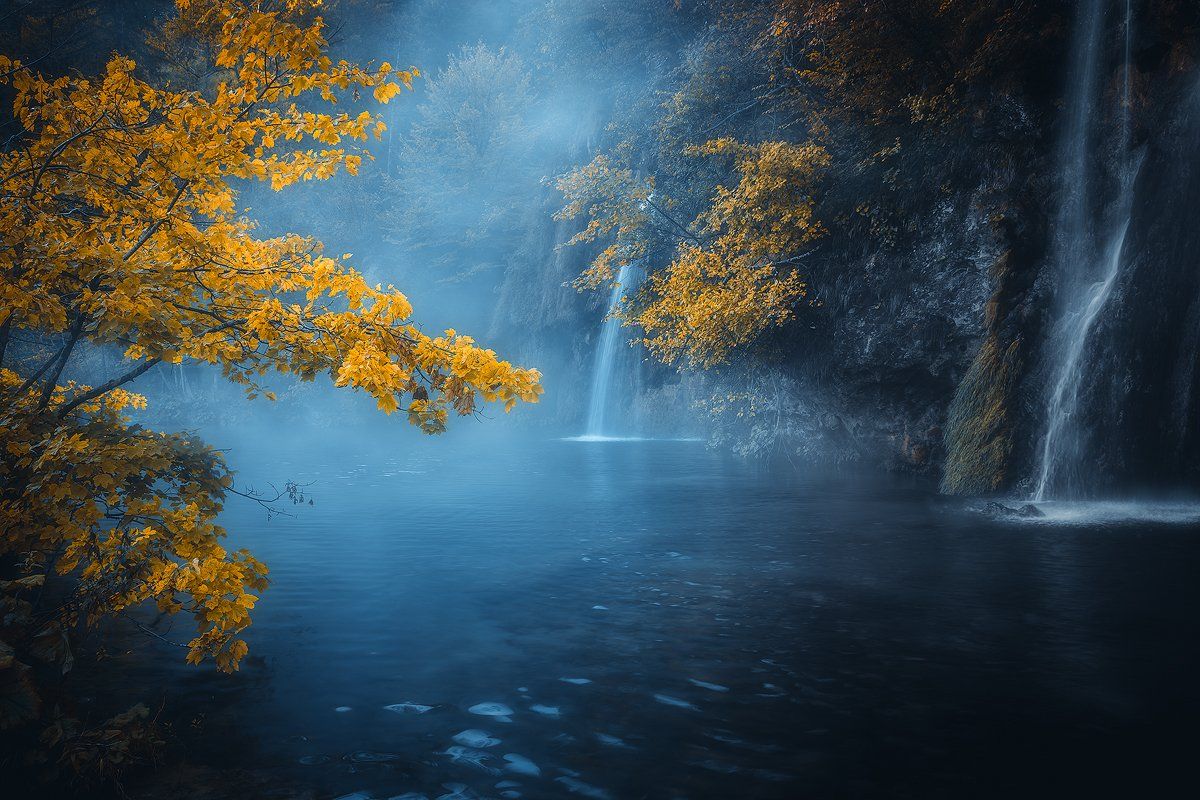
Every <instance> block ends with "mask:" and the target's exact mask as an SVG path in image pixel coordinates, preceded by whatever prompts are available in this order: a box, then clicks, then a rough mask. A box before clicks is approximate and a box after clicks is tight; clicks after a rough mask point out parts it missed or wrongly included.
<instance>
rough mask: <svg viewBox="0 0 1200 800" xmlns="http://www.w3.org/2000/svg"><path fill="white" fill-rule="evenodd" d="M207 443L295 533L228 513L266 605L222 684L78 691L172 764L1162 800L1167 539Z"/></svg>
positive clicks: (300, 782) (553, 444)
mask: <svg viewBox="0 0 1200 800" xmlns="http://www.w3.org/2000/svg"><path fill="white" fill-rule="evenodd" d="M209 438H210V439H212V440H213V441H214V442H217V443H219V444H221V445H225V446H229V447H230V448H231V451H230V458H231V460H232V461H233V462H234V463H235V464H237V465H238V467H239V469H240V471H241V476H240V481H241V482H242V483H243V484H253V485H258V486H260V487H263V488H265V484H266V482H267V481H269V480H274V481H276V482H279V481H281V480H282V479H286V478H294V479H296V480H298V481H300V482H302V483H303V482H312V485H311V486H310V487H309V488H308V491H309V492H310V493H311V495H312V496H313V497H314V498H315V504H314V505H312V506H308V505H305V506H302V507H299V508H297V509H295V515H294V516H292V517H277V518H275V519H273V520H271V521H269V522H268V521H267V519H266V518H265V515H264V514H263V512H262V511H261V509H258V508H256V507H255V506H253V505H252V504H249V503H245V502H239V501H233V502H231V503H230V506H229V509H228V512H227V514H226V519H225V522H226V524H227V525H228V527H229V528H230V529H231V530H232V531H234V533H233V535H232V538H233V541H234V543H235V544H237V545H241V546H246V547H249V548H251V549H252V550H253V551H254V552H255V554H256V555H258V556H259V557H260V558H261V559H263V560H264V561H266V562H267V563H268V564H269V565H270V567H271V575H270V577H271V580H272V586H271V588H270V590H269V591H268V592H267V593H266V594H265V596H264V597H263V599H262V601H261V603H260V605H259V608H258V609H257V612H256V614H255V625H254V627H253V629H252V630H251V631H250V632H249V635H248V639H249V641H250V645H251V652H252V656H251V658H250V659H249V660H248V661H247V663H246V665H245V667H244V669H243V671H242V672H241V673H240V674H239V675H237V676H235V677H233V678H229V677H224V676H219V675H216V674H213V673H211V672H209V671H206V670H197V669H194V668H185V667H183V666H182V665H181V655H180V654H179V653H178V652H176V651H174V650H172V649H170V648H168V647H166V646H165V645H161V644H156V645H155V646H156V649H157V650H158V651H159V655H160V656H162V658H158V659H147V658H146V655H145V652H144V651H145V647H143V648H142V652H141V653H139V654H136V655H130V656H127V657H125V658H124V659H121V658H117V659H113V660H112V661H115V662H116V666H115V667H114V666H109V667H107V669H109V670H110V671H113V670H116V672H117V673H118V674H119V675H120V676H121V677H120V680H121V681H122V682H123V684H122V685H124V686H126V687H127V688H128V690H129V692H130V693H131V694H134V695H136V696H141V697H143V698H145V699H149V700H151V701H154V700H155V699H156V698H157V699H159V700H165V701H166V710H165V712H164V713H165V715H166V716H167V717H168V718H172V719H175V720H176V722H175V730H174V735H175V736H177V737H179V738H180V740H181V741H182V742H183V745H182V750H183V752H184V753H185V754H186V755H185V756H184V757H185V758H186V760H188V761H190V762H192V763H199V764H219V765H221V766H222V767H243V768H246V769H250V770H254V771H255V773H256V774H258V775H259V776H260V777H261V776H263V775H265V776H267V778H266V779H267V781H268V782H269V783H271V782H277V784H278V786H280V787H302V788H305V789H310V790H312V791H313V793H314V794H315V796H316V797H318V798H328V797H336V796H339V795H342V794H347V793H351V792H362V795H360V796H362V797H368V796H369V797H375V798H390V797H394V796H400V795H404V794H405V793H406V792H415V793H419V794H423V795H425V796H427V797H429V798H436V797H439V796H443V795H447V794H449V795H451V796H453V797H474V796H476V795H478V796H480V797H501V796H507V797H513V796H516V794H511V793H519V795H520V796H522V797H528V798H558V797H581V796H582V797H594V798H603V797H610V798H692V799H693V800H705V799H707V798H796V797H848V796H855V797H932V796H954V797H983V796H1000V795H1009V796H1011V794H1012V793H1013V792H1020V793H1021V796H1026V797H1029V796H1052V795H1058V796H1074V795H1076V793H1077V792H1081V791H1085V790H1093V789H1095V788H1097V787H1103V788H1114V787H1117V786H1126V785H1128V786H1137V787H1140V788H1142V789H1146V788H1147V787H1150V786H1160V787H1161V786H1162V785H1164V783H1165V782H1166V781H1168V780H1174V779H1175V777H1176V776H1177V775H1178V774H1180V768H1181V767H1180V765H1182V764H1183V763H1185V761H1184V756H1185V755H1188V754H1189V753H1190V752H1191V750H1192V748H1193V746H1194V744H1195V743H1196V741H1197V739H1196V734H1195V730H1194V728H1195V720H1196V714H1197V711H1198V710H1200V697H1198V692H1197V690H1196V688H1195V687H1196V682H1195V677H1194V676H1195V674H1196V669H1197V667H1198V666H1200V652H1198V646H1197V642H1198V640H1197V636H1196V633H1197V629H1198V627H1200V625H1198V623H1197V622H1196V611H1197V609H1200V605H1198V604H1197V600H1200V590H1198V588H1197V587H1198V582H1197V577H1198V575H1200V572H1198V567H1200V539H1198V538H1197V532H1198V531H1197V529H1196V528H1195V527H1191V526H1187V525H1180V524H1173V525H1165V524H1155V523H1146V522H1139V523H1134V524H1129V523H1121V524H1114V523H1099V522H1095V523H1088V524H1080V525H1065V524H1060V525H1050V524H1043V525H1028V524H1025V525H1022V524H1015V523H1012V524H1006V523H1000V522H995V521H990V520H988V519H987V518H986V517H983V516H980V515H979V514H977V513H974V512H972V511H970V510H969V509H967V508H964V507H963V506H961V505H960V504H958V503H954V502H950V501H947V500H944V499H941V498H938V497H936V496H934V495H933V494H931V493H930V492H929V491H928V490H927V489H925V488H924V487H922V486H921V485H919V484H914V483H911V482H907V481H899V480H886V479H864V478H854V477H852V476H848V475H830V474H823V473H803V472H796V471H794V470H791V469H787V470H779V469H775V470H770V469H766V468H763V467H756V466H754V465H749V464H745V463H742V462H738V461H735V460H731V459H729V458H727V457H724V456H722V455H719V454H716V453H713V452H710V451H709V450H707V449H706V448H705V447H704V445H703V444H698V443H692V442H567V441H558V440H542V439H537V438H536V437H532V436H525V437H513V438H512V439H508V440H504V439H496V440H478V439H474V438H471V437H469V436H467V437H460V438H458V439H451V440H418V439H417V438H416V437H415V436H412V435H408V434H407V433H405V434H395V435H392V434H378V433H366V432H355V431H346V432H338V431H324V432H323V433H316V434H314V433H311V432H300V433H295V434H291V433H288V432H286V431H280V432H279V434H278V435H277V436H273V437H272V438H270V439H269V440H264V439H262V438H248V437H244V436H242V435H240V434H238V433H237V432H236V431H224V432H220V433H218V434H213V435H210V436H209ZM163 630H164V632H165V633H167V635H168V636H171V635H173V634H171V633H170V632H167V631H165V629H163ZM177 633H178V636H177V638H183V639H186V638H187V637H186V636H185V635H184V634H185V633H186V629H185V628H183V627H181V628H180V629H179V630H178V632H177ZM164 659H171V662H170V663H171V664H172V666H170V667H167V666H164ZM176 663H179V664H180V665H178V666H175V664H176ZM563 679H572V680H573V681H574V682H567V681H564V680H563ZM398 703H414V704H418V705H421V706H430V707H432V708H431V709H430V710H428V711H426V712H425V713H408V714H402V713H395V712H393V711H390V710H387V709H385V706H388V705H392V704H398ZM480 703H499V704H503V705H505V706H507V707H509V708H511V710H512V713H511V715H509V717H510V719H511V721H509V722H505V721H502V720H499V719H497V718H495V717H488V716H481V715H479V714H474V713H471V711H470V710H469V709H471V708H472V707H473V706H476V705H477V704H480ZM534 706H538V707H540V708H541V711H540V712H539V711H538V710H536V709H534ZM339 709H342V710H339ZM550 709H553V711H551V710H550ZM463 731H483V732H484V733H485V734H486V735H487V737H488V738H491V739H499V740H500V742H499V743H497V744H494V745H491V746H486V747H483V746H479V747H471V748H469V749H468V751H462V750H459V751H454V750H451V751H449V752H447V751H448V749H449V748H451V747H452V746H454V745H455V744H456V742H455V740H454V737H455V736H456V735H457V734H460V733H462V732H463ZM475 735H476V736H478V734H475ZM470 736H471V735H470V734H468V737H467V738H470ZM459 746H460V747H461V746H462V745H459ZM470 750H477V751H479V753H478V754H474V753H471V752H470ZM506 755H513V756H520V757H521V758H522V759H524V760H528V761H530V762H532V763H533V764H535V765H536V766H537V768H538V770H539V771H540V774H539V775H529V774H523V773H521V772H517V771H514V767H513V763H514V762H515V761H520V759H516V758H513V759H508V760H506V759H505V756H506ZM302 762H303V763H302ZM460 786H461V787H466V788H459V787H460ZM456 791H457V792H459V794H457V795H456V794H453V792H456ZM502 792H509V793H510V794H508V795H502V794H501V793H502Z"/></svg>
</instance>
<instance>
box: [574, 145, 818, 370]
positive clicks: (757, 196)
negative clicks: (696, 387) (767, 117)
mask: <svg viewBox="0 0 1200 800" xmlns="http://www.w3.org/2000/svg"><path fill="white" fill-rule="evenodd" d="M685 152H686V154H687V155H689V156H693V157H696V158H716V157H723V158H727V159H729V160H731V161H732V164H733V174H734V175H735V176H736V178H737V183H736V185H733V186H731V187H726V186H720V185H718V186H717V187H716V188H715V190H714V192H713V195H712V197H711V199H710V202H709V204H708V205H707V207H706V208H705V209H704V210H703V211H702V212H701V213H700V214H699V216H697V218H696V219H695V220H694V221H693V222H692V223H691V224H690V225H688V226H685V225H683V224H681V223H679V222H678V221H676V220H674V219H673V218H672V217H671V216H670V209H671V207H672V204H671V203H670V201H669V200H667V199H666V198H657V199H656V198H655V194H654V184H653V181H652V180H643V181H638V180H636V179H635V178H634V176H633V173H632V171H631V170H630V169H628V168H622V167H619V166H618V165H617V163H616V162H614V161H612V160H610V159H608V158H607V157H605V156H598V157H597V158H596V159H594V160H593V161H592V162H591V163H590V164H588V165H586V166H584V167H581V168H579V169H577V170H575V171H573V172H571V173H569V174H568V175H566V176H564V177H562V178H560V179H559V182H558V187H559V189H560V190H561V191H563V193H564V195H565V196H566V199H567V204H566V206H565V207H564V208H563V210H562V211H561V212H560V217H562V218H572V217H576V216H579V215H581V214H583V213H584V212H585V211H586V213H587V214H588V216H589V220H588V224H587V226H586V227H585V228H584V229H583V230H582V231H580V232H579V233H578V234H577V235H576V236H575V237H574V238H573V239H572V240H571V241H570V243H571V244H575V243H579V242H590V241H596V240H605V241H610V242H611V243H610V244H609V245H608V246H607V247H605V248H604V249H603V250H601V251H600V253H599V255H598V256H597V257H596V258H595V259H594V260H593V262H592V264H591V266H590V267H589V269H588V270H587V271H586V272H585V273H584V274H583V276H582V278H581V281H580V282H579V285H580V286H582V287H595V286H598V285H600V284H601V283H604V282H606V281H611V280H612V279H613V275H614V274H615V271H616V270H617V269H619V267H620V266H622V265H625V264H630V263H632V262H634V261H636V260H638V259H642V258H644V257H645V256H646V254H647V252H648V249H647V244H646V238H645V236H644V234H645V229H646V228H647V227H649V226H652V225H662V224H664V223H663V222H662V221H665V223H666V224H668V225H670V226H673V227H674V229H675V230H676V232H677V233H676V237H677V240H676V244H675V248H674V253H673V259H672V260H671V262H670V263H669V264H668V265H667V266H666V267H665V268H664V269H662V270H660V271H657V272H652V273H651V274H650V277H649V279H648V280H647V283H646V285H645V286H644V287H643V289H642V292H641V295H640V297H639V298H638V299H637V302H636V304H635V305H634V307H633V308H632V309H626V311H625V314H624V316H625V318H626V320H627V321H628V322H630V323H632V324H636V325H637V326H639V327H640V328H642V330H643V331H644V332H645V338H644V339H643V341H644V343H645V344H646V346H647V347H648V348H649V349H650V351H651V353H653V354H654V355H655V356H657V357H658V358H660V359H662V360H663V361H666V362H671V363H686V364H689V365H692V366H698V367H701V368H710V367H713V366H716V365H718V364H721V363H723V362H725V361H727V360H728V359H729V358H730V356H731V354H732V353H733V352H734V350H736V349H737V348H740V347H743V346H745V345H748V344H750V343H751V342H753V341H754V340H755V339H757V338H758V337H759V336H760V335H761V334H762V333H763V332H764V331H766V330H768V329H769V328H772V327H776V326H779V325H782V324H783V323H785V322H787V321H788V320H790V319H792V317H793V314H794V311H793V309H794V307H795V305H796V304H797V303H798V302H800V301H801V300H802V299H803V298H804V297H805V293H806V286H805V282H804V280H803V278H802V277H801V276H800V274H799V273H798V272H797V271H796V269H795V265H796V264H797V263H798V262H799V261H800V260H801V259H803V258H804V255H805V252H806V250H807V248H808V246H809V245H810V243H811V242H812V241H814V240H816V239H817V238H819V237H820V236H821V235H822V234H823V232H824V230H823V228H822V226H821V224H820V223H819V222H818V221H817V220H816V219H815V218H814V211H815V202H814V199H813V194H814V192H815V191H816V188H817V185H818V183H819V181H820V178H821V175H822V172H823V170H824V169H825V168H826V167H827V166H828V165H829V155H828V153H827V151H826V150H825V148H824V147H822V146H821V145H819V144H816V143H813V142H809V143H806V144H790V143H788V142H777V141H776V142H764V143H762V144H753V145H752V144H745V143H742V142H739V141H737V140H734V139H731V138H720V139H713V140H711V141H708V142H706V143H705V144H703V145H699V146H694V147H689V148H687V150H686V151H685Z"/></svg>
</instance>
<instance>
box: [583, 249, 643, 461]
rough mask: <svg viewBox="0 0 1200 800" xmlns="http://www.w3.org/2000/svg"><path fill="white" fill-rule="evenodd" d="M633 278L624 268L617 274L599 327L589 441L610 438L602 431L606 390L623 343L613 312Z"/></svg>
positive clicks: (606, 410)
mask: <svg viewBox="0 0 1200 800" xmlns="http://www.w3.org/2000/svg"><path fill="white" fill-rule="evenodd" d="M634 275H635V271H634V268H633V267H631V266H630V265H628V264H626V265H625V266H623V267H621V271H620V272H619V273H617V282H616V283H615V284H614V285H613V288H612V294H611V295H610V296H609V299H608V313H607V314H606V315H605V317H604V321H603V322H602V323H601V325H602V326H603V327H602V328H601V331H600V338H599V340H598V341H597V342H596V360H595V364H594V366H593V367H592V397H591V401H590V402H589V403H588V417H587V430H586V431H585V436H586V437H587V438H589V439H591V438H596V439H603V438H606V437H608V436H612V435H613V434H612V432H611V431H606V429H605V416H606V415H607V412H608V395H609V387H611V386H612V383H613V380H614V376H613V367H614V366H615V364H616V360H617V347H618V346H619V345H620V344H621V343H622V337H621V320H619V319H616V318H615V317H614V316H613V312H615V311H616V310H617V307H618V306H619V305H620V303H621V298H622V297H623V296H624V293H625V291H626V290H627V289H629V288H630V281H631V280H632V279H633V277H634Z"/></svg>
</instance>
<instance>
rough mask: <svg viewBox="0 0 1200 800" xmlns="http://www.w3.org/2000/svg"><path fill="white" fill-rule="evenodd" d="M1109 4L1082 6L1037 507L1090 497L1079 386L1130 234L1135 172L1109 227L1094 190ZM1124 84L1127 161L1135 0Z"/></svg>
mask: <svg viewBox="0 0 1200 800" xmlns="http://www.w3.org/2000/svg"><path fill="white" fill-rule="evenodd" d="M1106 5H1107V2H1106V0H1084V2H1083V3H1082V4H1081V6H1080V11H1079V20H1078V22H1077V28H1076V32H1075V42H1074V45H1073V48H1074V55H1073V59H1072V71H1073V72H1072V82H1071V87H1070V92H1069V96H1068V105H1067V110H1068V114H1069V115H1070V116H1069V118H1068V128H1067V131H1066V136H1065V138H1064V143H1063V149H1062V153H1061V156H1060V158H1061V164H1062V176H1063V180H1064V182H1065V187H1066V191H1065V195H1064V198H1063V203H1062V207H1061V209H1060V214H1059V219H1058V226H1059V230H1058V237H1057V239H1058V241H1057V248H1058V250H1057V262H1058V265H1059V270H1060V273H1059V274H1060V277H1061V280H1062V294H1063V297H1064V301H1063V302H1062V303H1061V307H1062V311H1061V313H1062V316H1061V318H1060V322H1059V324H1058V330H1057V332H1056V336H1055V344H1056V347H1057V350H1058V363H1057V365H1056V366H1055V367H1054V372H1053V378H1052V384H1051V385H1052V389H1051V392H1050V395H1049V400H1048V402H1047V406H1046V432H1045V436H1044V438H1043V439H1042V449H1041V466H1040V470H1039V474H1038V480H1037V486H1036V488H1035V490H1034V492H1033V499H1034V500H1035V501H1042V500H1046V499H1048V494H1049V493H1051V492H1053V493H1054V494H1055V495H1057V496H1059V497H1064V498H1072V497H1078V496H1081V495H1083V494H1085V493H1086V491H1087V486H1086V485H1085V483H1086V472H1087V466H1086V465H1087V463H1088V459H1089V452H1088V431H1086V430H1084V428H1083V425H1082V421H1081V419H1080V416H1081V415H1080V413H1079V411H1080V408H1079V401H1080V396H1079V395H1080V387H1081V384H1082V382H1083V379H1084V376H1085V371H1086V370H1087V369H1088V361H1087V358H1086V355H1087V345H1088V339H1089V335H1090V334H1091V332H1092V329H1093V327H1094V326H1095V323H1096V320H1097V318H1098V317H1099V315H1100V312H1101V311H1102V310H1103V309H1104V307H1105V304H1106V303H1107V302H1108V299H1109V297H1110V296H1111V294H1112V291H1113V286H1114V284H1115V283H1116V281H1117V277H1118V276H1119V275H1120V272H1121V258H1122V247H1123V245H1124V243H1125V234H1126V232H1127V230H1128V227H1129V219H1130V202H1131V198H1132V188H1133V176H1134V171H1135V170H1134V165H1133V163H1132V162H1130V161H1128V160H1126V161H1125V163H1124V166H1123V167H1122V169H1121V174H1120V176H1119V179H1120V195H1119V197H1118V199H1117V202H1116V203H1115V204H1114V208H1113V211H1112V213H1111V215H1110V218H1111V222H1110V223H1109V224H1108V225H1105V224H1104V223H1103V220H1102V219H1101V218H1099V215H1098V214H1097V211H1096V209H1097V203H1096V198H1095V196H1094V194H1095V192H1094V189H1093V186H1092V181H1091V174H1092V163H1091V162H1092V160H1093V155H1094V153H1095V152H1096V139H1097V138H1098V137H1097V135H1096V130H1095V124H1094V120H1095V118H1096V116H1097V113H1096V111H1097V108H1098V106H1099V103H1100V100H1101V91H1100V89H1101V87H1100V82H1099V75H1100V68H1101V54H1102V50H1103V43H1104V36H1103V34H1104V15H1105V6H1106ZM1124 5H1125V9H1124V10H1125V19H1124V26H1123V27H1124V39H1125V41H1124V49H1123V52H1122V57H1123V58H1124V59H1125V61H1124V65H1123V66H1124V70H1123V71H1124V85H1123V87H1122V96H1121V99H1120V106H1121V107H1120V109H1119V113H1120V114H1121V126H1120V132H1121V133H1120V142H1119V145H1120V147H1121V157H1122V158H1123V159H1127V154H1128V153H1129V149H1130V140H1131V133H1130V121H1129V113H1130V102H1131V97H1130V91H1131V90H1130V77H1129V72H1130V61H1129V59H1130V56H1131V50H1132V29H1133V11H1132V0H1126V2H1125V4H1124Z"/></svg>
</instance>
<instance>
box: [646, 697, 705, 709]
mask: <svg viewBox="0 0 1200 800" xmlns="http://www.w3.org/2000/svg"><path fill="white" fill-rule="evenodd" d="M654 699H655V700H657V701H658V702H660V703H662V704H663V705H667V706H675V707H676V708H690V709H691V710H692V711H699V710H700V709H699V708H696V706H694V705H692V704H691V703H689V702H688V701H687V700H680V699H679V698H678V697H671V695H669V694H656V695H654Z"/></svg>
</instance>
